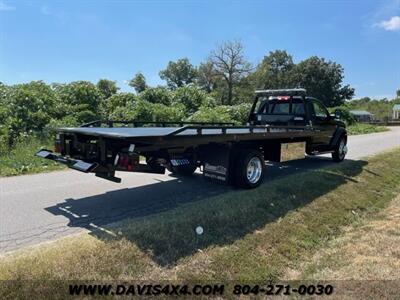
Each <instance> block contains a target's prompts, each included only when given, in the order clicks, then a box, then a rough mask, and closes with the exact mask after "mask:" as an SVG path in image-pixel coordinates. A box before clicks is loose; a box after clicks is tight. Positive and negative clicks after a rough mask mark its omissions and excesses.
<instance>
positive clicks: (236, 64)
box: [210, 41, 252, 105]
mask: <svg viewBox="0 0 400 300" xmlns="http://www.w3.org/2000/svg"><path fill="white" fill-rule="evenodd" d="M210 62H211V63H212V64H213V66H214V69H215V73H216V75H218V76H221V77H222V78H223V79H224V81H225V83H226V85H227V101H226V102H227V104H228V105H232V98H233V89H234V87H235V85H237V84H238V82H239V81H240V79H241V78H242V77H243V76H245V75H247V74H248V73H249V72H250V71H251V69H252V68H251V65H250V63H249V62H247V61H246V60H245V58H244V55H243V46H242V44H241V43H240V42H239V41H228V42H225V43H223V44H222V45H220V46H218V47H217V49H215V50H214V51H212V52H211V55H210Z"/></svg>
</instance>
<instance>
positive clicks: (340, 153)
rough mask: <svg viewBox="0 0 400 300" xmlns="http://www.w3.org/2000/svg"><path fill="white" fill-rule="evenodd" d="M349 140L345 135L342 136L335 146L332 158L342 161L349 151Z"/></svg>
mask: <svg viewBox="0 0 400 300" xmlns="http://www.w3.org/2000/svg"><path fill="white" fill-rule="evenodd" d="M346 144H347V141H346V138H345V137H344V136H342V137H341V138H340V139H339V141H338V143H337V145H336V146H335V150H334V151H333V152H332V160H333V161H335V162H341V161H343V159H344V158H345V156H346V153H347V145H346Z"/></svg>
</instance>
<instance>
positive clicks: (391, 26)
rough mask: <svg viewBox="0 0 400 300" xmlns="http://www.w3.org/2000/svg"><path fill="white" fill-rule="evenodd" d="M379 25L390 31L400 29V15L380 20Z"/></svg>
mask: <svg viewBox="0 0 400 300" xmlns="http://www.w3.org/2000/svg"><path fill="white" fill-rule="evenodd" d="M377 26H378V27H381V28H383V29H385V30H388V31H398V30H399V31H400V16H394V17H391V18H390V19H389V20H386V21H382V22H379V23H378V24H377Z"/></svg>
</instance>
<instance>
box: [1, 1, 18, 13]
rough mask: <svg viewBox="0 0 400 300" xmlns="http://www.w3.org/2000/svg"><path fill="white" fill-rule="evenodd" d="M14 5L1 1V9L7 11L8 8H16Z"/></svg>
mask: <svg viewBox="0 0 400 300" xmlns="http://www.w3.org/2000/svg"><path fill="white" fill-rule="evenodd" d="M14 9H15V7H14V6H10V5H7V4H5V3H4V2H3V1H0V11H6V10H14Z"/></svg>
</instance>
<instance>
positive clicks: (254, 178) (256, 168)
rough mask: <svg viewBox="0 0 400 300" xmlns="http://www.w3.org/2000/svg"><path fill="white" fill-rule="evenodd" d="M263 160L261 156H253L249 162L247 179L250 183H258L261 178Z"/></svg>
mask: <svg viewBox="0 0 400 300" xmlns="http://www.w3.org/2000/svg"><path fill="white" fill-rule="evenodd" d="M262 168H263V166H262V162H261V160H260V158H258V157H253V158H252V159H250V161H249V163H248V164H247V172H246V174H247V180H248V181H249V182H250V183H256V182H258V181H259V180H260V177H261V174H262Z"/></svg>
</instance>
